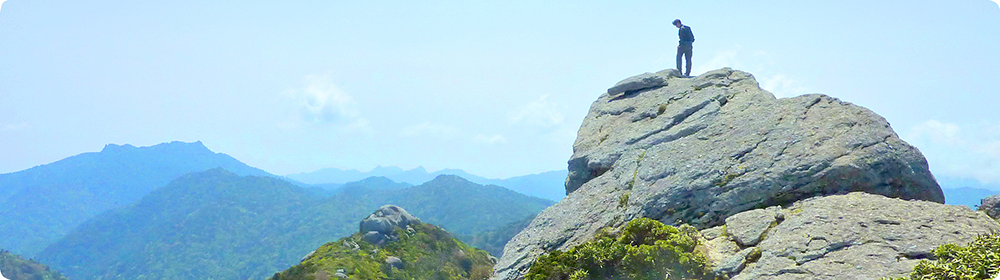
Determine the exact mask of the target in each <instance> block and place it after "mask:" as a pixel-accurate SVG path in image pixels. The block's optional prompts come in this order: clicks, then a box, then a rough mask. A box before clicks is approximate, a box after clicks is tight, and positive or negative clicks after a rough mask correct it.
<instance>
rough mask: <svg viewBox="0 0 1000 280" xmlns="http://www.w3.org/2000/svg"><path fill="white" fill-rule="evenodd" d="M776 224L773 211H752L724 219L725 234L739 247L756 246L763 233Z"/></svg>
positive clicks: (775, 215) (775, 216) (776, 220)
mask: <svg viewBox="0 0 1000 280" xmlns="http://www.w3.org/2000/svg"><path fill="white" fill-rule="evenodd" d="M777 222H778V219H777V212H776V211H775V210H774V209H754V210H750V211H746V212H743V213H739V214H736V215H732V216H729V218H726V234H729V236H731V237H732V238H733V241H736V244H739V245H740V246H743V247H746V246H757V242H760V238H761V237H762V236H763V235H764V231H766V230H767V229H768V228H770V227H771V226H772V225H773V224H775V223H777Z"/></svg>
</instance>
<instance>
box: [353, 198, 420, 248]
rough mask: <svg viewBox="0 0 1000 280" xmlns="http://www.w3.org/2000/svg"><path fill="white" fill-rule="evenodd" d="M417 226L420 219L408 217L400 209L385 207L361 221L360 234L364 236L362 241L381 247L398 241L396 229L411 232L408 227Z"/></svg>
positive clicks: (397, 207) (408, 214)
mask: <svg viewBox="0 0 1000 280" xmlns="http://www.w3.org/2000/svg"><path fill="white" fill-rule="evenodd" d="M419 224H420V219H417V218H416V217H414V216H413V215H410V213H408V212H406V210H404V209H403V208H402V207H399V206H395V205H385V206H382V207H379V209H378V210H376V211H375V213H372V214H371V215H368V217H367V218H365V219H363V220H361V225H360V232H361V233H362V234H364V237H363V239H362V240H364V241H365V242H368V243H371V244H374V245H377V246H382V245H385V244H386V243H387V242H392V241H394V240H398V239H399V236H398V235H397V233H396V230H397V229H401V230H405V231H413V228H411V227H410V225H419Z"/></svg>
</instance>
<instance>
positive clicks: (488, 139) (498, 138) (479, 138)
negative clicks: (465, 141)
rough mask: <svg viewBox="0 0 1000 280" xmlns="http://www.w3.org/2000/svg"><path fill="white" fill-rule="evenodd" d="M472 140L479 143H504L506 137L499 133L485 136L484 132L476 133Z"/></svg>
mask: <svg viewBox="0 0 1000 280" xmlns="http://www.w3.org/2000/svg"><path fill="white" fill-rule="evenodd" d="M472 141H475V142H476V143H481V144H488V145H496V144H505V143H507V138H506V137H503V135H500V134H497V135H493V136H486V135H484V134H478V135H476V137H473V138H472Z"/></svg>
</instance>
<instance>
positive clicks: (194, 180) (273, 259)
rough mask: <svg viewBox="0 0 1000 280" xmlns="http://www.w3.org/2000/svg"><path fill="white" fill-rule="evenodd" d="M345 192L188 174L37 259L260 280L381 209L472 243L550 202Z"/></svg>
mask: <svg viewBox="0 0 1000 280" xmlns="http://www.w3.org/2000/svg"><path fill="white" fill-rule="evenodd" d="M347 186H348V187H347V188H348V189H347V190H345V191H344V192H342V193H340V194H337V195H334V196H331V197H323V196H316V195H314V194H313V193H312V192H311V191H310V190H309V189H306V188H302V187H300V186H296V185H295V184H293V183H291V182H288V181H284V180H280V179H277V178H272V177H266V176H242V177H241V176H238V175H236V174H233V173H231V172H228V171H226V170H225V169H221V168H216V169H212V170H208V171H204V172H199V173H191V174H187V175H184V176H182V177H180V178H178V179H176V180H174V181H172V182H171V183H170V184H169V185H167V186H165V187H163V188H160V189H157V190H155V191H153V192H151V193H150V194H148V195H147V196H145V197H143V198H142V199H141V200H140V201H138V202H137V203H135V204H132V205H129V206H127V207H124V208H121V209H114V210H110V211H107V212H105V213H103V214H101V215H99V216H98V217H95V218H93V219H90V220H88V221H87V222H86V223H84V224H82V225H81V226H79V227H77V228H75V229H74V230H73V231H72V232H70V233H69V234H67V235H66V237H64V238H62V239H61V240H58V241H57V242H55V243H53V244H52V245H50V246H49V247H47V248H46V249H45V250H44V251H43V252H42V253H40V254H39V255H38V259H40V260H43V261H45V262H46V263H48V264H50V265H52V266H53V267H56V268H58V269H60V271H63V273H65V274H66V275H67V276H69V277H71V278H73V279H93V278H103V279H134V278H137V277H140V276H143V275H145V277H152V278H156V279H194V278H205V277H213V278H216V279H237V278H238V279H246V278H253V279H259V278H263V277H267V276H269V275H271V274H273V273H274V272H276V271H280V270H282V269H285V268H287V267H289V266H291V265H293V264H295V263H296V262H298V261H299V260H300V259H301V257H302V256H303V255H306V253H308V252H309V250H312V249H315V248H316V247H319V246H320V245H322V244H324V243H326V242H329V241H332V240H336V239H337V238H340V237H343V236H346V235H349V234H350V233H352V232H355V231H356V230H357V226H358V225H357V223H356V222H357V221H358V220H360V219H361V218H363V217H364V215H367V214H369V213H371V211H372V209H375V208H378V207H379V206H381V205H385V204H397V205H405V206H406V207H408V208H409V209H412V211H413V212H414V213H419V214H420V215H423V217H424V218H425V219H426V220H427V221H428V222H434V223H437V224H439V225H441V226H442V227H443V228H445V229H446V230H448V231H449V232H455V233H464V234H467V235H470V236H474V235H476V234H479V233H482V232H487V231H491V230H495V229H497V228H500V227H503V226H505V225H507V224H510V223H513V222H516V221H520V220H522V219H524V218H525V217H527V216H531V215H534V214H537V213H538V212H539V211H541V210H542V209H543V208H545V207H547V206H549V205H551V204H552V203H553V202H551V201H547V200H543V199H540V198H533V197H529V196H526V195H523V194H520V193H517V192H514V191H511V190H509V189H506V188H502V187H498V186H483V185H478V184H475V183H472V182H469V181H467V180H464V179H462V178H460V177H457V176H453V175H441V176H439V177H438V178H436V179H435V180H432V181H430V182H427V183H424V184H422V185H419V186H408V184H405V183H396V182H393V181H391V180H389V179H386V178H379V177H374V178H369V179H366V180H363V181H359V182H355V183H349V184H347ZM401 187H404V188H401ZM491 242H492V241H491Z"/></svg>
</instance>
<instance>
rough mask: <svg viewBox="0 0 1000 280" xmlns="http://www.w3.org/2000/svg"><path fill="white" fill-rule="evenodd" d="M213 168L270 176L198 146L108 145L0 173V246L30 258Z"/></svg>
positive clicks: (231, 158) (196, 144)
mask: <svg viewBox="0 0 1000 280" xmlns="http://www.w3.org/2000/svg"><path fill="white" fill-rule="evenodd" d="M217 167H221V168H225V169H226V170H229V171H231V172H234V173H236V174H240V175H258V176H273V175H270V174H268V173H267V172H264V171H263V170H260V169H257V168H253V167H250V166H247V165H246V164H243V163H242V162H240V161H238V160H236V159H234V158H233V157H230V156H228V155H226V154H222V153H215V152H212V151H210V150H209V149H208V148H206V147H205V146H204V145H203V144H202V143H201V142H194V143H183V142H171V143H163V144H159V145H155V146H151V147H134V146H132V145H121V146H119V145H114V144H109V145H107V146H105V147H104V149H103V150H101V151H100V152H97V153H84V154H80V155H76V156H72V157H68V158H65V159H63V160H60V161H56V162H53V163H50V164H45V165H40V166H36V167H33V168H30V169H26V170H23V171H18V172H13V173H6V174H0V217H3V219H0V228H2V229H4V236H3V238H0V248H4V249H7V250H10V251H12V252H15V253H17V254H21V255H24V256H26V257H32V256H34V255H35V254H36V253H38V252H39V251H41V250H42V249H44V248H45V247H46V246H48V245H49V244H51V243H52V242H55V241H56V240H58V239H59V238H61V237H62V236H63V235H65V234H66V233H67V232H69V231H70V230H71V229H73V228H74V227H76V226H77V225H79V224H80V223H82V222H84V221H86V220H87V219H89V218H91V217H94V216H96V215H97V214H99V213H101V212H104V211H106V210H109V209H113V208H119V207H123V206H125V205H128V204H131V203H133V202H135V201H137V200H139V198H141V197H142V196H144V195H146V194H148V193H150V192H151V191H153V190H155V189H156V188H159V187H162V186H164V185H166V184H167V183H168V182H170V181H171V180H173V179H175V178H177V177H180V176H181V175H184V174H187V173H191V172H199V171H205V170H208V169H212V168H217Z"/></svg>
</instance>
